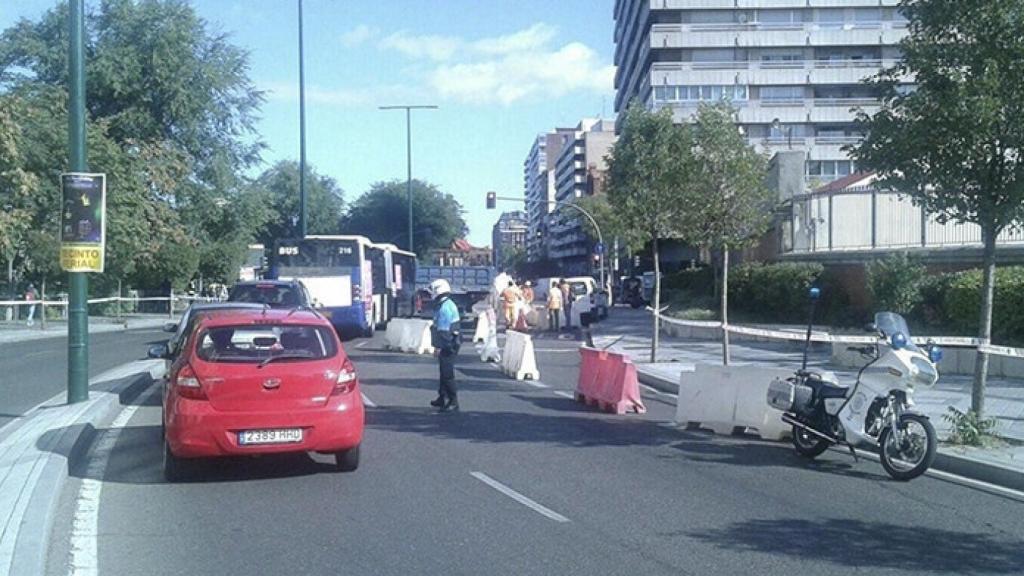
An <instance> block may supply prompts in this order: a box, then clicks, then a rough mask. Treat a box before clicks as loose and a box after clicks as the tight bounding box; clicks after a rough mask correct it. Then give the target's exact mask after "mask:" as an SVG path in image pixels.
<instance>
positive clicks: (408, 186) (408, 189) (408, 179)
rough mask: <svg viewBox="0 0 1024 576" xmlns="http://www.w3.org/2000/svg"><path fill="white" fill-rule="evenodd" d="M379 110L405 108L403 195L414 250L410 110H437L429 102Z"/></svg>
mask: <svg viewBox="0 0 1024 576" xmlns="http://www.w3.org/2000/svg"><path fill="white" fill-rule="evenodd" d="M378 108H379V109H380V110H405V167H406V173H405V195H406V199H407V200H408V202H409V252H416V250H415V243H414V242H413V229H412V111H413V110H437V106H434V105H431V104H418V105H398V106H378Z"/></svg>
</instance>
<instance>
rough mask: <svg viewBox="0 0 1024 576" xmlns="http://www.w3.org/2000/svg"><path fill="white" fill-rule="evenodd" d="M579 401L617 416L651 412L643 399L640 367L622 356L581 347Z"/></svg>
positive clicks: (577, 386)
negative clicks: (639, 376)
mask: <svg viewBox="0 0 1024 576" xmlns="http://www.w3.org/2000/svg"><path fill="white" fill-rule="evenodd" d="M576 400H577V401H578V402H583V403H585V404H588V405H596V406H598V407H599V408H600V409H602V410H605V411H607V412H614V413H615V414H625V413H626V412H629V411H632V412H636V413H638V414H643V413H644V412H646V411H647V407H646V406H644V402H643V399H642V398H641V397H640V382H639V380H638V379H637V372H636V364H633V361H632V360H631V359H630V358H629V357H628V356H626V355H625V354H621V353H618V352H609V351H607V350H598V349H595V348H588V347H586V346H581V347H580V376H579V380H578V381H577V383H576Z"/></svg>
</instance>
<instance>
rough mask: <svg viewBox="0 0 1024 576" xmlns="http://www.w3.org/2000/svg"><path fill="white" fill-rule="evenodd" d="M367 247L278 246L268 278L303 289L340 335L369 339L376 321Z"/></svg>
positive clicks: (358, 241)
mask: <svg viewBox="0 0 1024 576" xmlns="http://www.w3.org/2000/svg"><path fill="white" fill-rule="evenodd" d="M371 246H372V244H371V242H370V240H369V239H367V238H366V237H364V236H306V237H305V238H303V239H283V240H278V241H277V242H276V243H275V245H274V249H273V250H272V251H271V254H270V273H269V274H268V275H267V277H268V278H270V279H276V280H299V281H301V282H302V283H303V284H305V285H306V289H307V290H308V291H309V296H310V298H311V299H312V302H313V306H314V307H316V308H317V309H318V310H319V311H320V313H322V314H323V315H324V316H326V317H327V318H328V319H330V321H331V324H333V325H334V329H335V330H337V331H338V333H339V334H344V335H362V336H371V335H373V332H374V329H375V328H376V326H377V323H376V322H375V320H376V319H377V317H378V312H377V310H375V308H374V298H373V292H374V286H373V276H374V274H373V266H372V263H371V258H373V257H374V253H373V252H372V251H371V250H370V248H371ZM381 289H383V284H382V286H381Z"/></svg>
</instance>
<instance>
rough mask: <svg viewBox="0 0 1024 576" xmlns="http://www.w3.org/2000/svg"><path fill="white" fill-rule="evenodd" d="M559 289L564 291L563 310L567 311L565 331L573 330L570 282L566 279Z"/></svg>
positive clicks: (559, 285) (563, 279) (561, 282)
mask: <svg viewBox="0 0 1024 576" xmlns="http://www.w3.org/2000/svg"><path fill="white" fill-rule="evenodd" d="M558 288H559V289H560V290H561V291H562V309H563V310H564V311H565V329H566V330H568V329H570V328H572V287H571V286H569V282H567V281H566V279H565V278H562V280H561V281H560V282H559V283H558Z"/></svg>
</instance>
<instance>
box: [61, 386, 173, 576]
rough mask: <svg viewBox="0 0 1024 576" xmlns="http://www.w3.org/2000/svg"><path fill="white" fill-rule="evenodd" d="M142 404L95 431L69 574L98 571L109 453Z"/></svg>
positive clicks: (83, 575)
mask: <svg viewBox="0 0 1024 576" xmlns="http://www.w3.org/2000/svg"><path fill="white" fill-rule="evenodd" d="M154 390H155V389H154ZM153 394H156V392H155V391H150V392H149V394H147V395H146V396H147V398H148V397H150V396H152V395H153ZM141 404H143V403H140V404H135V405H132V406H128V407H127V408H125V409H124V410H122V411H121V413H120V414H118V415H117V418H115V419H114V421H113V423H111V425H110V428H108V429H106V430H101V431H97V433H96V438H95V440H94V442H93V446H92V450H91V451H90V454H89V460H88V465H87V466H86V472H85V478H84V479H82V485H81V487H80V488H79V489H78V500H77V501H76V503H75V514H74V516H73V517H72V520H71V560H70V565H69V567H68V574H69V575H71V576H95V575H97V574H99V554H98V551H97V544H96V540H97V536H98V535H99V516H100V495H101V493H102V492H103V476H105V475H106V473H107V465H108V464H109V463H110V454H111V452H113V450H114V446H115V445H116V444H117V440H118V438H119V437H120V436H121V431H122V430H124V427H125V426H126V425H127V424H128V422H129V421H131V419H132V417H133V416H135V412H136V411H137V410H138V409H139V407H140V405H141Z"/></svg>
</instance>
